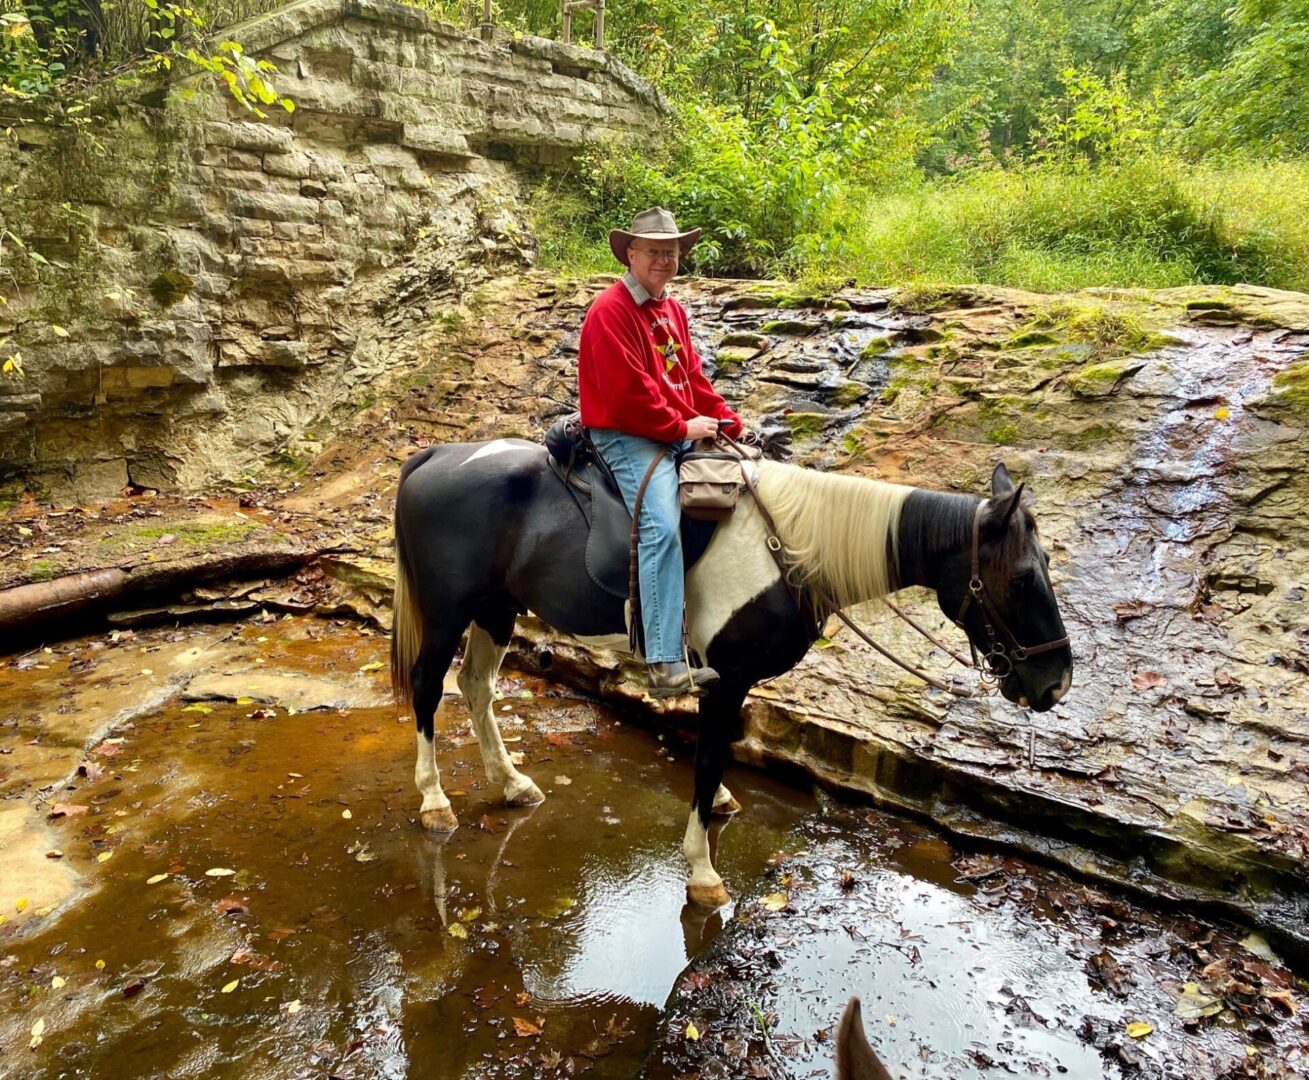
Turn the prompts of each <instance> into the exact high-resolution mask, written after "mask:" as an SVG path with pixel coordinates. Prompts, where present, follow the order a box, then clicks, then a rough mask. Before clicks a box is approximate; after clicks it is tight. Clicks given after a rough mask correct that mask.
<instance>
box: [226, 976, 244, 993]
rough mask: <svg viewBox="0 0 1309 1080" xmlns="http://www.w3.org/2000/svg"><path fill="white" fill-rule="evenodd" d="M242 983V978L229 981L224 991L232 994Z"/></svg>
mask: <svg viewBox="0 0 1309 1080" xmlns="http://www.w3.org/2000/svg"><path fill="white" fill-rule="evenodd" d="M240 985H241V980H240V979H233V980H232V981H231V982H230V983H228V984H227V985H226V986H224V987H223V993H224V994H230V993H231V992H232V991H233V990H235V989H236V988H237V987H238V986H240Z"/></svg>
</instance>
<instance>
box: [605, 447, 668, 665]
mask: <svg viewBox="0 0 1309 1080" xmlns="http://www.w3.org/2000/svg"><path fill="white" fill-rule="evenodd" d="M591 442H593V443H594V444H595V448H596V449H597V450H599V451H600V454H601V455H602V456H603V457H604V459H605V462H606V464H608V466H609V468H610V471H612V472H613V474H614V478H615V479H616V480H617V481H618V487H619V488H620V489H621V490H622V493H623V501H624V502H626V503H627V510H628V512H629V513H630V512H631V510H632V507H633V505H635V503H636V493H637V491H638V490H639V489H640V487H641V481H642V480H643V479H644V478H645V471H646V469H648V468H649V467H650V461H651V459H653V458H654V456H655V455H656V454H657V453H658V452H659V451H660V450H664V449H667V450H668V453H667V454H666V455H665V456H664V459H663V460H662V461H661V462H659V464H658V465H657V466H656V467H655V471H654V475H653V476H651V477H650V483H649V484H647V485H646V488H645V495H644V496H643V497H642V499H641V536H640V541H639V543H638V545H637V552H638V554H639V558H638V560H637V561H638V563H639V564H640V565H639V570H640V581H641V624H642V626H643V627H644V629H645V659H646V662H647V663H650V664H658V663H664V664H667V663H672V662H673V661H675V660H681V659H683V652H682V603H683V597H684V592H685V584H686V583H685V578H684V576H683V569H682V505H681V502H680V501H679V499H678V494H677V466H676V465H675V464H674V463H673V454H674V453H680V452H681V451H682V449H684V448H685V447H686V446H687V445H689V444H688V443H685V442H683V443H674V444H673V445H671V446H667V445H666V444H664V443H657V442H655V441H654V440H652V439H643V438H641V437H640V436H638V435H628V434H626V433H625V432H622V431H613V430H610V429H607V428H592V429H591Z"/></svg>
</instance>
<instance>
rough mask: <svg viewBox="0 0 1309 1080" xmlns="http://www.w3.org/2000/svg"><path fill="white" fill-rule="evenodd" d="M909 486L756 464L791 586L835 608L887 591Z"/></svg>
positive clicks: (862, 600) (795, 467) (761, 491)
mask: <svg viewBox="0 0 1309 1080" xmlns="http://www.w3.org/2000/svg"><path fill="white" fill-rule="evenodd" d="M913 490H914V489H913V488H911V487H906V486H904V485H903V484H886V483H883V482H881V481H880V480H867V479H864V478H862V477H857V476H841V475H839V474H835V473H825V472H818V471H817V470H814V469H802V468H799V467H798V466H795V465H783V464H780V463H779V462H775V461H767V460H765V461H761V462H760V463H759V493H760V495H761V496H762V498H763V503H764V506H765V507H767V509H768V512H769V514H771V515H772V517H773V520H774V521H775V522H776V523H777V531H778V533H779V534H780V539H781V541H782V544H783V546H784V548H785V549H786V556H787V560H788V561H789V562H790V563H791V564H792V565H793V566H794V567H795V569H796V573H795V583H796V584H797V585H801V584H805V583H806V582H810V583H813V584H816V585H818V586H819V587H820V588H821V589H822V590H823V591H824V592H825V593H826V594H827V595H828V596H829V597H830V598H831V599H832V600H833V601H834V602H835V603H836V604H837V605H838V606H839V607H847V606H849V605H851V604H859V603H863V602H864V601H866V600H874V599H876V598H878V597H880V596H885V595H886V594H887V593H889V592H890V591H891V588H892V584H893V583H892V577H893V574H894V570H895V567H896V562H897V558H898V552H897V550H896V537H897V534H898V531H899V527H900V511H901V509H902V508H903V506H904V501H905V499H907V498H908V497H909V495H910V493H911V492H912V491H913Z"/></svg>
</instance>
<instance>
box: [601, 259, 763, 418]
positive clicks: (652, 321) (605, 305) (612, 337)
mask: <svg viewBox="0 0 1309 1080" xmlns="http://www.w3.org/2000/svg"><path fill="white" fill-rule="evenodd" d="M577 384H578V397H579V398H580V399H581V406H582V424H583V425H584V426H586V427H593V428H613V429H615V430H617V431H624V432H626V433H627V434H629V435H641V436H643V437H645V438H647V439H654V440H655V441H657V442H663V443H670V442H676V441H677V440H679V439H685V438H686V421H687V420H689V419H690V418H691V417H693V416H712V417H714V418H715V419H717V420H730V421H732V422H733V423H734V424H735V425H736V426H735V428H733V429H732V431H733V433H739V432H740V431H741V418H740V417H739V416H737V415H736V413H734V412H733V411H732V410H731V409H729V408H728V407H727V402H725V401H724V400H723V397H722V395H721V394H719V393H718V391H717V390H715V389H714V388H713V385H712V384H711V383H710V382H709V380H708V379H707V378H705V375H704V371H703V370H702V368H701V363H700V356H699V354H698V353H697V352H696V351H695V346H694V345H692V344H691V332H690V330H689V328H688V327H687V323H686V310H685V309H684V308H683V307H682V305H681V304H679V303H678V302H677V301H676V300H674V299H672V298H671V297H669V296H667V295H665V297H664V299H662V300H647V301H646V302H645V303H644V304H641V305H640V306H639V307H638V306H637V303H636V301H635V300H634V299H633V298H632V294H631V292H630V291H628V288H627V286H626V285H624V284H623V282H622V281H621V280H620V281H615V282H614V283H613V284H612V285H610V286H609V288H607V289H605V291H604V292H602V293H601V294H600V295H599V296H597V297H596V298H595V301H594V302H593V303H592V304H591V309H590V310H589V311H588V312H587V313H586V319H585V321H583V323H582V340H581V343H580V345H579V346H578V364H577Z"/></svg>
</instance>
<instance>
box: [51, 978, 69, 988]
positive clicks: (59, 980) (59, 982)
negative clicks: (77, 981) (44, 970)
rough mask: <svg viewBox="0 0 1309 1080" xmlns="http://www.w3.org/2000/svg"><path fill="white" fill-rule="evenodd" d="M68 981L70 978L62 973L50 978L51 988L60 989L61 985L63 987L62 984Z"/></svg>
mask: <svg viewBox="0 0 1309 1080" xmlns="http://www.w3.org/2000/svg"><path fill="white" fill-rule="evenodd" d="M67 981H68V980H66V979H65V978H64V977H63V976H62V975H56V976H55V977H54V978H53V979H51V980H50V989H51V990H58V989H60V988H61V987H62V986H63V985H64V984H65V983H66V982H67Z"/></svg>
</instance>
